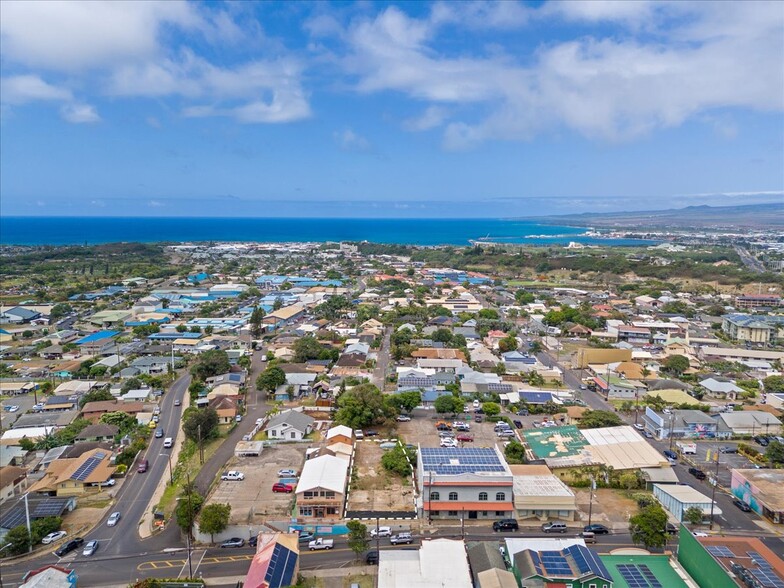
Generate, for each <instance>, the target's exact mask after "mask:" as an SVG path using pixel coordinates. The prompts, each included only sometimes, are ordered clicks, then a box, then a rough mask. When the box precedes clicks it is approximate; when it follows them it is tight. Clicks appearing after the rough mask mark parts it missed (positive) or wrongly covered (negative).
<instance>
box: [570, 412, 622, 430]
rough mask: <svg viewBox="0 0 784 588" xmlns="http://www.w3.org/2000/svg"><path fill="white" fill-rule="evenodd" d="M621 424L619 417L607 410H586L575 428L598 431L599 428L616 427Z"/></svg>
mask: <svg viewBox="0 0 784 588" xmlns="http://www.w3.org/2000/svg"><path fill="white" fill-rule="evenodd" d="M622 424H623V421H622V420H621V417H619V416H618V415H617V414H615V413H614V412H610V411H609V410H586V411H585V413H583V418H582V419H580V422H579V423H578V424H577V427H578V428H580V429H598V428H600V427H617V426H619V425H622Z"/></svg>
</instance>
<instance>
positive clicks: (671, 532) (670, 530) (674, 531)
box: [664, 523, 678, 535]
mask: <svg viewBox="0 0 784 588" xmlns="http://www.w3.org/2000/svg"><path fill="white" fill-rule="evenodd" d="M664 530H665V531H666V532H667V534H668V535H677V534H678V527H676V526H675V525H673V524H672V523H667V524H666V525H665V527H664Z"/></svg>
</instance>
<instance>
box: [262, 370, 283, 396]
mask: <svg viewBox="0 0 784 588" xmlns="http://www.w3.org/2000/svg"><path fill="white" fill-rule="evenodd" d="M285 383H286V372H284V371H283V370H282V369H280V368H279V367H278V366H272V367H268V368H267V369H265V370H264V371H263V372H261V373H260V374H259V377H258V378H256V388H257V389H258V390H266V391H267V392H274V391H275V390H277V388H278V386H282V385H283V384H285Z"/></svg>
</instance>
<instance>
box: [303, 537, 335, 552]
mask: <svg viewBox="0 0 784 588" xmlns="http://www.w3.org/2000/svg"><path fill="white" fill-rule="evenodd" d="M334 546H335V540H334V539H323V538H322V537H319V538H318V539H314V540H313V541H311V542H310V543H308V549H309V550H310V551H319V550H321V549H327V550H329V549H332V548H333V547H334Z"/></svg>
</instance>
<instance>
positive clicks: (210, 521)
mask: <svg viewBox="0 0 784 588" xmlns="http://www.w3.org/2000/svg"><path fill="white" fill-rule="evenodd" d="M230 516H231V505H230V504H221V503H219V502H213V503H211V504H208V505H207V506H205V507H204V508H203V509H202V510H201V513H200V514H199V530H200V531H201V532H202V533H209V534H210V543H215V537H214V536H215V533H222V532H223V531H225V530H226V529H227V528H228V527H229V517H230Z"/></svg>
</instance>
